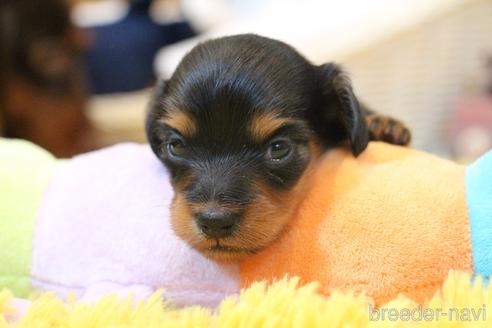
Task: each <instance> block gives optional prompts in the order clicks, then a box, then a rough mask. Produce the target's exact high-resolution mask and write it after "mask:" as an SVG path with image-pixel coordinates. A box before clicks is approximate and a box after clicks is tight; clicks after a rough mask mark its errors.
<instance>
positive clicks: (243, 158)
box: [146, 34, 410, 261]
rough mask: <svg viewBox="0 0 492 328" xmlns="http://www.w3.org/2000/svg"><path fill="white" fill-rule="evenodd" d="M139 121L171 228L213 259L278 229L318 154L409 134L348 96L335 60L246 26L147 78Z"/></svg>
mask: <svg viewBox="0 0 492 328" xmlns="http://www.w3.org/2000/svg"><path fill="white" fill-rule="evenodd" d="M146 130H147V136H148V140H149V142H150V145H151V147H152V149H153V151H154V152H155V154H156V155H157V156H158V158H159V159H160V160H161V161H162V162H163V163H164V164H165V166H166V167H167V168H168V169H169V171H170V173H171V176H172V181H171V182H172V185H173V187H174V189H175V197H174V200H173V205H172V209H171V211H172V224H173V228H174V230H175V232H176V233H177V235H178V236H179V237H181V238H182V239H184V240H185V241H186V242H188V243H189V244H190V245H191V246H192V247H194V248H196V249H197V250H199V251H200V252H202V253H203V254H205V255H206V256H208V257H210V258H212V259H215V260H219V261H231V260H239V259H241V258H244V257H245V256H248V255H250V254H253V253H255V252H257V251H258V250H260V249H262V248H264V247H265V246H267V245H268V244H270V243H271V242H272V241H274V240H275V238H277V236H278V235H279V234H280V233H281V232H282V229H283V228H284V226H285V225H286V224H287V222H288V221H289V218H290V217H291V216H292V213H293V211H294V209H295V208H296V206H297V205H298V203H299V202H300V200H302V199H303V194H304V192H305V190H306V188H308V186H309V176H310V171H311V168H313V167H314V165H315V164H316V160H317V158H318V157H319V156H321V155H322V154H323V152H325V151H327V150H328V149H330V148H333V147H349V148H350V150H351V152H352V154H353V155H354V156H357V155H359V154H360V153H361V152H362V151H364V149H365V148H366V146H367V144H368V142H369V140H383V141H387V142H390V143H395V144H402V145H406V144H408V142H409V141H410V132H409V131H408V129H407V128H406V127H405V126H404V125H403V124H402V123H400V122H398V121H396V120H393V119H391V118H387V117H383V116H380V115H377V114H375V113H373V112H371V111H369V110H368V109H366V108H365V107H363V106H361V105H360V104H359V102H358V100H357V98H356V96H355V94H354V92H353V90H352V87H351V84H350V81H349V79H348V78H347V76H346V75H345V74H344V73H343V71H342V70H341V68H340V67H339V66H338V65H336V64H333V63H328V64H324V65H320V66H315V65H313V64H311V63H310V62H309V61H308V60H306V59H305V58H304V57H303V56H301V55H300V54H299V53H298V52H297V51H296V50H294V49H293V48H292V47H290V46H288V45H287V44H285V43H282V42H279V41H276V40H272V39H268V38H265V37H261V36H257V35H251V34H246V35H236V36H230V37H224V38H220V39H216V40H211V41H207V42H205V43H202V44H200V45H198V46H196V47H195V48H194V49H193V50H191V52H190V53H188V54H187V55H186V56H185V57H184V58H183V60H182V61H181V63H180V65H179V66H178V68H177V69H176V71H175V72H174V74H173V75H172V77H171V78H170V79H169V80H168V81H165V82H162V83H161V84H160V86H159V87H158V88H157V91H156V93H155V96H154V98H153V100H152V101H151V105H150V110H149V114H148V117H147V123H146Z"/></svg>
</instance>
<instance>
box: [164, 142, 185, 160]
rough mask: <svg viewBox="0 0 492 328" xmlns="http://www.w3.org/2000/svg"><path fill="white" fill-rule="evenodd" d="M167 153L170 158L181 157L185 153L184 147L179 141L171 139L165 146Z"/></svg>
mask: <svg viewBox="0 0 492 328" xmlns="http://www.w3.org/2000/svg"><path fill="white" fill-rule="evenodd" d="M166 148H167V152H168V153H169V155H170V156H171V157H177V158H179V157H183V156H184V155H185V153H186V147H185V145H184V143H183V141H181V140H180V139H172V140H170V141H169V142H168V143H167V144H166Z"/></svg>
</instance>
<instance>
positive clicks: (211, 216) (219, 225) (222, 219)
mask: <svg viewBox="0 0 492 328" xmlns="http://www.w3.org/2000/svg"><path fill="white" fill-rule="evenodd" d="M238 220H239V215H237V214H234V213H224V212H220V211H214V210H209V211H205V212H202V213H198V214H197V215H196V222H197V225H198V227H199V228H200V230H201V231H202V232H203V233H204V234H205V235H207V236H208V237H210V238H223V237H227V236H229V235H231V234H232V232H233V231H234V229H235V228H236V225H237V221H238Z"/></svg>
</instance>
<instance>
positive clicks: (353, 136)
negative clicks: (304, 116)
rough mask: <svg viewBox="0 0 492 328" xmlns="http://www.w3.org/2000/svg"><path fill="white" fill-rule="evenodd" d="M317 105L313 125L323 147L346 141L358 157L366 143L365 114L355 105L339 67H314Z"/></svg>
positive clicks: (346, 80)
mask: <svg viewBox="0 0 492 328" xmlns="http://www.w3.org/2000/svg"><path fill="white" fill-rule="evenodd" d="M316 69H317V72H318V83H319V84H318V87H319V92H320V104H319V107H318V108H317V109H316V111H317V113H316V115H315V117H314V119H315V121H314V122H313V123H314V126H315V128H316V130H318V134H319V135H320V136H321V138H322V139H324V140H322V141H323V142H325V143H326V144H327V145H329V144H337V143H340V142H343V141H348V142H349V144H350V148H351V150H352V154H353V155H354V156H357V155H359V154H360V153H362V152H363V151H364V149H366V147H367V144H368V142H369V132H368V128H367V123H366V118H365V113H364V111H363V110H362V109H361V107H360V105H359V101H358V100H357V98H356V96H355V94H354V92H353V90H352V84H351V82H350V79H349V78H348V76H347V75H345V74H344V72H343V70H342V69H341V68H340V66H338V65H336V64H333V63H328V64H324V65H321V66H317V67H316Z"/></svg>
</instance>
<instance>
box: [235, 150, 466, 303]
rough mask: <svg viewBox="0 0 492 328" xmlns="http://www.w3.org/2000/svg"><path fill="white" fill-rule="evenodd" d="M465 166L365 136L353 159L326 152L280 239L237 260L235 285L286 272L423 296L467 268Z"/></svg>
mask: <svg viewBox="0 0 492 328" xmlns="http://www.w3.org/2000/svg"><path fill="white" fill-rule="evenodd" d="M464 171H465V167H464V166H460V165H458V164H455V163H452V162H450V161H447V160H444V159H440V158H438V157H435V156H433V155H430V154H427V153H423V152H419V151H417V150H413V149H409V148H402V147H397V146H392V145H388V144H383V143H376V142H375V143H371V144H370V145H369V147H368V149H367V150H366V151H365V152H364V153H363V154H362V155H361V156H359V157H358V158H354V157H353V156H352V155H351V154H350V153H349V152H347V151H344V150H333V151H331V152H329V153H327V154H326V155H325V156H324V158H323V159H322V160H321V162H320V164H319V166H318V167H317V168H316V170H315V172H314V177H313V180H314V181H313V183H312V186H311V188H310V190H309V193H308V196H307V197H306V199H305V200H304V201H303V203H302V204H301V205H300V207H299V208H298V211H297V214H296V215H295V217H294V218H293V220H292V221H291V222H290V224H289V226H288V227H287V229H286V231H284V233H283V235H282V236H281V237H280V238H279V240H278V241H276V242H275V243H273V244H272V245H270V246H269V247H268V248H267V249H265V250H264V251H262V252H260V253H259V254H257V255H255V256H253V257H251V258H249V259H247V260H246V261H244V263H242V265H241V279H242V280H241V285H242V286H248V285H249V284H250V283H251V282H252V281H255V280H258V279H264V278H267V279H276V278H281V277H283V276H284V275H285V274H289V275H292V276H299V277H300V278H301V281H302V282H304V283H307V282H309V281H313V280H317V281H320V282H321V285H322V291H323V292H325V293H330V292H331V291H333V290H335V289H341V290H346V291H348V290H352V291H356V292H357V291H366V292H367V293H368V295H369V296H370V297H372V298H373V299H374V300H375V301H376V302H377V303H384V302H385V301H387V300H389V299H392V298H394V297H395V296H396V295H397V294H398V293H400V292H402V293H404V294H406V295H408V296H410V297H412V298H414V299H416V300H418V301H423V300H424V299H426V298H428V297H430V296H431V295H432V294H433V292H434V291H435V290H436V289H437V288H438V287H439V286H440V285H441V284H442V282H443V281H444V279H445V277H446V275H447V273H448V271H449V270H450V269H456V270H462V271H467V272H471V270H472V257H471V245H470V228H469V220H468V213H467V206H466V196H465V186H464V183H465V182H464Z"/></svg>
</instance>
